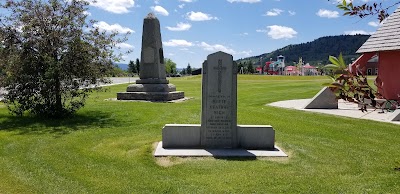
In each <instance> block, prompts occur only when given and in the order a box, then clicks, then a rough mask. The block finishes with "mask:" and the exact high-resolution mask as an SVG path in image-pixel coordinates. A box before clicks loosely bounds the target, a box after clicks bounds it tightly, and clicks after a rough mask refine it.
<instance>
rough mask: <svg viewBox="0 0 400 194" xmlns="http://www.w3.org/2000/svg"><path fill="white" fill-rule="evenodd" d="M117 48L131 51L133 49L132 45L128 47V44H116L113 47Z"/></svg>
mask: <svg viewBox="0 0 400 194" xmlns="http://www.w3.org/2000/svg"><path fill="white" fill-rule="evenodd" d="M115 46H117V47H120V48H122V49H133V48H135V47H134V46H133V45H130V44H128V43H125V42H122V43H118V44H117V45H115Z"/></svg>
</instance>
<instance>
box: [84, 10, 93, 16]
mask: <svg viewBox="0 0 400 194" xmlns="http://www.w3.org/2000/svg"><path fill="white" fill-rule="evenodd" d="M83 14H85V15H87V16H91V15H92V13H90V12H88V11H84V12H83Z"/></svg>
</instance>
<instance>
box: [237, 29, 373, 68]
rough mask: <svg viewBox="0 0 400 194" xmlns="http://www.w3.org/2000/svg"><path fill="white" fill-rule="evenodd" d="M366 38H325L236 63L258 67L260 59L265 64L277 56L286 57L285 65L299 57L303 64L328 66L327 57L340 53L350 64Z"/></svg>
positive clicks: (347, 36) (357, 36)
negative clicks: (251, 64)
mask: <svg viewBox="0 0 400 194" xmlns="http://www.w3.org/2000/svg"><path fill="white" fill-rule="evenodd" d="M368 37H369V35H340V36H326V37H322V38H318V39H316V40H314V41H311V42H307V43H301V44H296V45H289V46H285V47H283V48H281V49H278V50H275V51H273V52H270V53H265V54H262V55H259V56H253V57H248V58H244V59H239V60H237V62H238V63H248V61H251V62H252V63H253V64H255V65H259V64H260V57H263V58H262V60H263V62H266V61H269V60H270V58H272V60H273V61H275V60H276V57H277V56H279V55H283V56H285V57H286V64H287V65H289V64H293V62H294V61H295V62H297V61H298V60H299V57H302V58H303V61H304V62H305V63H310V64H311V65H315V66H317V65H318V64H320V65H326V64H328V63H329V61H328V57H329V55H333V56H338V55H339V53H342V54H343V56H344V58H345V60H346V62H347V63H350V61H351V59H352V58H357V57H358V56H359V55H358V54H356V51H357V49H358V48H360V47H361V45H362V44H364V42H365V41H366V40H367V39H368Z"/></svg>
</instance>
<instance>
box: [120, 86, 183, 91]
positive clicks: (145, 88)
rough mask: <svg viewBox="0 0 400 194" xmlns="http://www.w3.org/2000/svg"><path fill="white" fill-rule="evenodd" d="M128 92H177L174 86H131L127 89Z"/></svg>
mask: <svg viewBox="0 0 400 194" xmlns="http://www.w3.org/2000/svg"><path fill="white" fill-rule="evenodd" d="M126 91H127V92H175V91H176V87H175V85H173V84H131V85H129V86H128V87H127V88H126Z"/></svg>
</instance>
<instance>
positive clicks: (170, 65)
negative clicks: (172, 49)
mask: <svg viewBox="0 0 400 194" xmlns="http://www.w3.org/2000/svg"><path fill="white" fill-rule="evenodd" d="M165 71H166V73H167V74H168V75H174V74H176V63H175V62H173V61H172V60H171V59H168V58H167V59H165Z"/></svg>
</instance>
